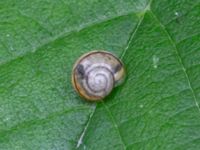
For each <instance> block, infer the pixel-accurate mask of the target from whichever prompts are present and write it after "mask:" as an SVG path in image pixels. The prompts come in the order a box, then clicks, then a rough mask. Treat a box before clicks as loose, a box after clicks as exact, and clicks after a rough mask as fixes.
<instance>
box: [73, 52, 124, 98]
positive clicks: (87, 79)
mask: <svg viewBox="0 0 200 150" xmlns="http://www.w3.org/2000/svg"><path fill="white" fill-rule="evenodd" d="M124 77H125V70H124V66H123V64H122V62H121V61H120V60H119V59H118V58H117V57H116V56H114V55H113V54H111V53H109V52H106V51H92V52H90V53H87V54H85V55H83V56H81V57H80V58H79V59H78V60H77V61H76V63H75V64H74V67H73V71H72V84H73V86H74V88H75V90H76V91H77V93H78V94H79V95H80V96H81V97H83V98H85V99H87V100H92V101H97V100H101V99H103V98H104V97H106V96H107V95H108V94H110V92H111V91H112V89H113V88H114V87H116V86H117V85H119V84H120V83H122V81H123V80H124Z"/></svg>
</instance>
